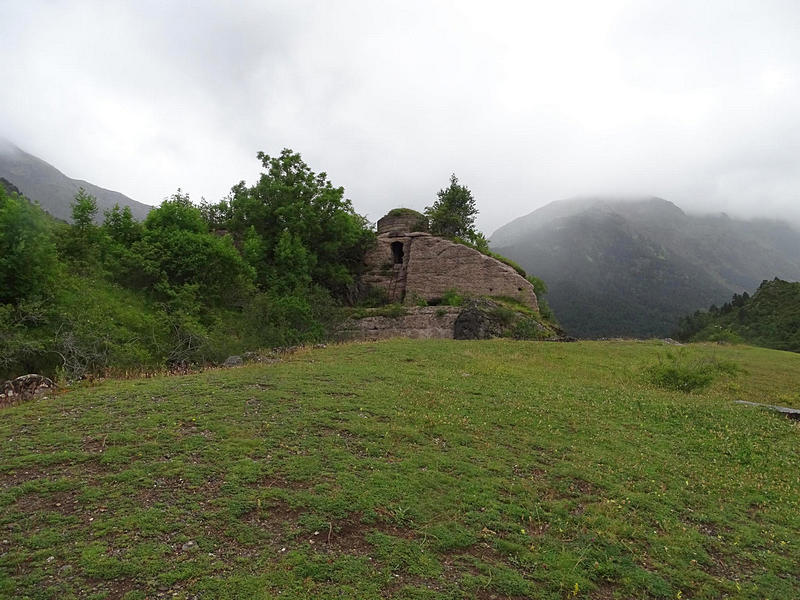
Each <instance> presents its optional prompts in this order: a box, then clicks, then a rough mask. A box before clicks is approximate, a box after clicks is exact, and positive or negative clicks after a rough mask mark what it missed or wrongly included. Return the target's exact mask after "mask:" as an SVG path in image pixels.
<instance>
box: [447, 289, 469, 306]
mask: <svg viewBox="0 0 800 600" xmlns="http://www.w3.org/2000/svg"><path fill="white" fill-rule="evenodd" d="M464 300H465V298H464V296H463V295H461V294H459V293H458V292H457V291H456V290H447V291H446V292H445V293H444V294H443V295H442V301H441V304H442V305H443V306H461V305H463V304H464Z"/></svg>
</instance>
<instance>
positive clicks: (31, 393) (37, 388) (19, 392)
mask: <svg viewBox="0 0 800 600" xmlns="http://www.w3.org/2000/svg"><path fill="white" fill-rule="evenodd" d="M55 387H56V386H55V384H54V383H53V380H52V379H50V378H48V377H45V376H44V375H37V374H35V373H31V374H29V375H22V376H20V377H17V378H16V379H11V380H9V381H5V382H3V384H2V385H1V386H0V404H11V403H12V402H21V401H24V400H30V399H32V398H35V397H37V396H41V395H42V394H45V393H47V392H49V391H52V390H54V389H55Z"/></svg>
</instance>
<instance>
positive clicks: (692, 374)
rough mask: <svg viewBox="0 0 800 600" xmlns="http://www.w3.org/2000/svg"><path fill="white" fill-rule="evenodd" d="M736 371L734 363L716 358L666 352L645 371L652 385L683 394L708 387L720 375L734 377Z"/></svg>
mask: <svg viewBox="0 0 800 600" xmlns="http://www.w3.org/2000/svg"><path fill="white" fill-rule="evenodd" d="M738 371H739V367H738V366H737V365H736V363H733V362H730V361H720V360H718V359H717V358H716V357H704V356H701V357H698V356H695V355H692V354H689V353H687V352H685V351H681V352H677V353H674V352H667V353H666V354H665V355H664V356H663V357H659V360H658V362H657V363H656V364H654V365H651V366H649V367H648V368H647V370H646V372H647V378H648V380H649V382H650V383H652V384H653V385H655V386H657V387H660V388H664V389H668V390H675V391H679V392H685V393H689V392H692V391H695V390H701V389H704V388H706V387H708V386H709V385H711V382H713V381H714V379H715V378H716V377H717V376H718V375H720V374H727V375H735V374H736V373H738Z"/></svg>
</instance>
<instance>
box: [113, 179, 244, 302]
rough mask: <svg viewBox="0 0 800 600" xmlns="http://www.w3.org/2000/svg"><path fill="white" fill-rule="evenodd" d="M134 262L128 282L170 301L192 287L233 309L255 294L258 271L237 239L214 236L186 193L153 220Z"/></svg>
mask: <svg viewBox="0 0 800 600" xmlns="http://www.w3.org/2000/svg"><path fill="white" fill-rule="evenodd" d="M130 257H131V259H132V261H133V262H132V263H129V266H128V269H127V274H126V276H125V278H126V280H127V281H129V282H130V283H131V284H133V285H134V287H140V288H144V289H152V290H155V291H156V292H157V293H159V294H160V295H161V296H162V297H163V298H164V299H166V300H170V299H172V298H177V297H179V296H180V294H182V293H183V292H181V289H183V288H186V289H191V290H193V291H192V294H195V295H197V296H198V297H199V298H201V299H202V300H203V301H204V302H206V303H210V304H214V305H232V304H235V303H236V302H237V301H239V300H241V299H242V298H243V297H245V296H247V295H248V294H249V293H250V292H251V291H252V285H253V283H252V282H253V277H254V273H253V269H252V268H251V267H250V266H249V265H247V263H246V262H245V261H244V260H243V259H242V256H241V254H239V251H238V250H237V249H236V247H235V246H234V245H233V240H232V239H231V237H230V236H218V235H215V234H213V233H210V232H209V231H208V226H207V225H206V222H205V221H204V219H203V215H202V214H201V212H200V209H199V208H197V207H196V206H194V205H193V204H192V202H191V200H190V199H189V196H188V194H183V193H181V192H180V190H179V191H178V193H176V194H174V195H173V196H172V197H170V198H168V199H167V200H164V202H162V203H161V206H159V207H158V208H155V209H153V210H152V211H150V213H149V214H148V215H147V218H146V219H145V222H144V227H143V231H142V235H141V239H139V240H138V241H137V242H135V243H134V244H133V246H132V248H131V253H130ZM184 296H185V294H184Z"/></svg>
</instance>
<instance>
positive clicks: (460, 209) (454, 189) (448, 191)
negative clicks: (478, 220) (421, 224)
mask: <svg viewBox="0 0 800 600" xmlns="http://www.w3.org/2000/svg"><path fill="white" fill-rule="evenodd" d="M437 196H438V198H437V200H436V201H435V202H434V203H433V205H432V206H428V207H426V208H425V214H426V215H427V217H428V219H429V220H430V229H431V233H433V234H434V235H440V236H444V237H449V238H463V239H466V240H468V241H471V242H474V241H480V239H479V237H478V236H480V238H483V236H482V235H480V234H479V233H478V232H477V231H475V216H476V215H477V214H478V209H477V208H476V207H475V198H473V197H472V192H471V191H470V190H469V188H468V187H467V186H465V185H461V184H459V183H458V178H457V177H456V176H455V174H452V175H451V176H450V185H449V186H447V187H446V188H445V189H443V190H439V192H438V193H437ZM484 241H485V238H484Z"/></svg>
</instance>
